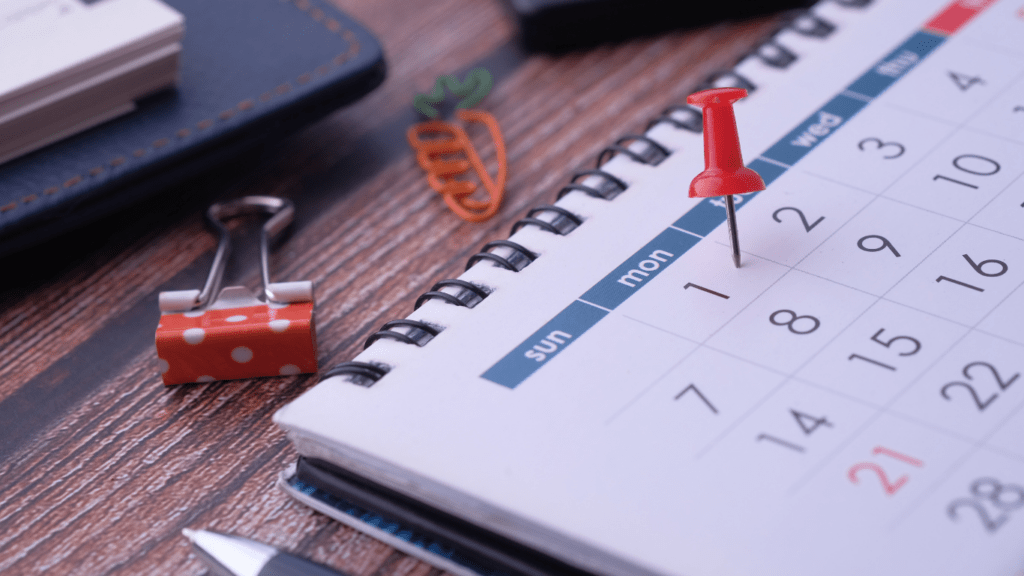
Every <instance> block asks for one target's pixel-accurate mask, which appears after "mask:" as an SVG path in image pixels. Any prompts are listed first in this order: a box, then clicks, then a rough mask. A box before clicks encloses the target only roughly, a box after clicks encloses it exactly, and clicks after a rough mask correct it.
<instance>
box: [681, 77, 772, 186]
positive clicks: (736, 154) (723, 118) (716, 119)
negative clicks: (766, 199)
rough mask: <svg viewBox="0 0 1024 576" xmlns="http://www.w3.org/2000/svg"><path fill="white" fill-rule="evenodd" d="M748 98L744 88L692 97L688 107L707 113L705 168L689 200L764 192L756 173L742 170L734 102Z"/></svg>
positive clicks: (746, 169) (759, 177)
mask: <svg viewBox="0 0 1024 576" xmlns="http://www.w3.org/2000/svg"><path fill="white" fill-rule="evenodd" d="M746 95H747V91H746V90H744V89H743V88H712V89H710V90H702V91H700V92H696V93H694V94H690V95H689V96H688V97H687V98H686V102H687V103H688V104H691V105H694V106H700V107H701V108H702V109H703V113H704V167H705V170H704V171H703V172H701V173H700V174H698V175H697V177H696V178H694V179H693V182H691V183H690V198H710V197H712V196H729V195H732V194H746V193H748V192H757V191H759V190H764V189H765V185H764V180H762V179H761V175H760V174H758V173H757V172H755V171H753V170H751V169H749V168H747V167H745V166H743V155H742V154H741V152H740V137H739V132H738V131H737V129H736V115H735V113H734V112H733V109H732V104H733V102H735V101H737V100H739V99H740V98H743V97H745V96H746Z"/></svg>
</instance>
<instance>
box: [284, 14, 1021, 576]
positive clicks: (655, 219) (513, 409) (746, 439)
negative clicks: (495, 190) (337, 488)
mask: <svg viewBox="0 0 1024 576" xmlns="http://www.w3.org/2000/svg"><path fill="white" fill-rule="evenodd" d="M815 13H816V14H817V15H818V16H819V17H820V19H821V20H823V21H825V22H827V23H829V24H830V25H831V26H833V27H834V30H832V31H831V32H829V33H828V34H826V35H825V36H823V37H820V38H818V37H811V36H808V35H806V34H804V35H801V34H796V33H792V32H788V33H782V34H780V35H779V37H777V38H776V41H777V42H778V43H779V44H780V45H783V46H786V47H787V48H788V49H789V50H791V51H792V52H793V53H794V54H795V55H796V56H797V60H796V61H795V63H794V65H793V66H792V67H791V69H787V70H781V71H780V70H776V69H772V68H771V67H767V66H764V65H763V64H760V63H757V62H754V61H746V62H744V63H742V64H741V65H740V66H739V67H738V69H737V72H738V73H740V74H741V75H743V76H744V77H745V78H748V79H749V80H750V81H751V82H752V83H753V84H754V85H755V86H756V88H755V90H754V91H753V92H752V93H751V95H750V96H749V97H748V98H747V99H746V100H744V101H741V102H739V103H737V105H736V114H737V122H738V125H739V131H740V136H741V142H742V146H743V151H744V153H745V159H746V161H747V165H748V166H750V167H751V168H754V169H755V170H757V171H758V172H759V173H760V174H761V175H762V176H763V178H764V180H765V181H766V183H767V184H768V187H767V190H765V191H764V192H760V193H757V194H752V195H747V196H744V197H742V198H741V201H740V202H739V204H738V205H737V207H738V213H737V218H738V225H739V233H740V246H741V249H742V266H741V267H740V268H738V269H737V268H735V267H734V266H733V263H732V260H731V258H730V243H729V237H728V231H727V229H726V228H725V226H724V224H723V223H724V221H725V210H724V203H722V202H721V201H720V200H716V199H706V200H691V199H689V198H687V197H686V192H687V188H688V185H689V182H690V180H692V178H693V177H694V176H695V175H696V174H697V173H699V172H700V171H701V170H702V169H703V156H702V150H703V146H702V142H701V138H700V135H699V134H694V133H690V132H687V131H685V130H681V129H678V128H676V127H673V126H672V125H670V124H668V123H660V124H658V125H657V126H655V127H654V128H652V129H651V130H650V131H649V132H648V133H647V135H648V136H649V137H650V138H652V139H654V140H656V141H658V142H660V143H662V144H663V145H664V146H665V147H666V148H667V149H669V150H670V151H671V154H670V155H669V156H668V157H667V158H666V159H665V160H664V161H663V162H661V163H660V164H658V165H657V166H647V165H643V164H640V163H637V162H634V161H632V160H630V159H629V158H628V157H625V156H624V155H621V154H620V155H618V156H616V157H615V158H614V159H613V160H612V161H610V162H609V163H608V164H606V165H605V166H604V168H603V169H604V170H607V171H608V172H610V173H613V174H615V175H616V176H617V177H619V178H621V179H622V180H623V181H624V182H625V183H627V184H628V188H627V189H626V191H625V192H623V193H622V194H621V195H620V196H619V197H616V198H615V199H614V200H611V201H602V200H597V199H592V198H589V197H586V196H585V195H584V194H578V193H572V194H569V195H568V196H566V197H565V198H564V199H563V200H561V201H560V202H559V204H558V205H559V206H562V207H565V208H566V209H568V210H570V211H572V212H574V213H576V214H579V215H580V216H581V217H582V218H583V220H584V222H583V224H582V225H580V227H579V228H578V229H576V230H574V231H573V232H572V233H571V234H568V235H566V236H564V237H563V236H556V235H554V234H550V233H548V232H545V231H543V230H539V229H536V228H535V227H526V228H523V229H522V230H520V231H519V232H517V233H516V234H515V235H514V236H513V237H512V240H513V241H515V242H517V243H519V244H522V245H523V246H527V247H529V248H530V249H531V250H533V251H535V252H536V253H537V254H538V257H537V259H536V260H535V261H534V262H533V263H531V264H530V265H529V266H528V267H526V268H524V269H523V270H522V271H520V272H519V273H513V272H510V271H506V270H501V269H499V268H496V267H492V266H490V264H489V263H488V262H483V263H480V264H477V265H476V266H474V267H473V268H472V269H470V270H469V271H468V272H467V274H466V275H465V276H464V277H463V278H464V279H467V280H470V281H473V282H476V283H479V284H481V285H484V286H488V287H490V288H491V289H493V292H492V293H491V294H490V295H489V296H488V297H487V299H485V300H484V301H483V302H482V303H480V304H479V305H478V306H476V307H475V308H473V309H466V308H458V307H455V306H451V305H448V304H445V303H443V302H436V301H431V302H428V303H427V304H425V305H423V306H422V307H421V308H420V309H418V310H417V313H416V314H415V315H413V316H412V317H413V318H416V319H419V320H421V321H424V322H429V323H434V324H436V325H438V326H440V327H442V328H443V330H442V332H441V333H440V334H439V335H438V336H437V337H436V338H434V340H432V341H431V342H429V343H428V344H426V345H425V346H424V347H422V348H418V347H416V346H411V345H407V344H402V343H398V342H393V341H385V340H381V341H379V342H378V343H376V344H374V345H373V346H371V347H370V348H369V349H368V350H367V351H366V352H365V353H364V354H362V355H361V356H360V357H359V358H357V359H359V360H363V361H366V362H378V363H380V364H381V365H384V366H387V367H388V368H389V369H390V371H389V373H388V374H387V375H385V376H384V377H383V378H381V379H380V381H379V382H377V383H376V384H374V385H373V386H370V387H364V386H357V385H354V384H353V383H352V382H349V381H346V379H345V378H342V377H338V378H330V379H327V380H325V381H323V382H321V383H320V384H319V385H317V386H316V387H315V388H314V389H312V390H311V391H309V392H307V393H306V394H305V395H303V396H302V397H300V398H299V399H298V400H297V401H296V402H294V403H293V404H291V405H289V406H288V407H286V408H284V409H283V410H282V411H281V412H279V413H278V415H277V416H276V420H277V422H278V423H279V424H280V425H281V426H283V427H284V428H285V429H287V430H288V431H289V432H290V437H291V438H292V440H293V441H294V442H295V443H296V445H297V447H298V449H299V451H300V452H301V453H303V454H306V455H308V456H313V457H318V458H324V459H327V460H331V461H333V462H335V463H337V464H339V465H342V466H344V467H346V468H348V469H350V470H352V471H354V472H356V473H359V474H362V475H365V476H366V477H368V478H372V479H373V480H375V481H377V482H380V483H382V484H384V485H387V486H389V487H391V488H393V489H395V490H399V491H401V492H403V493H406V494H408V495H410V496H413V497H416V498H419V499H421V500H423V501H425V502H427V503H429V504H431V505H432V506H435V507H438V508H441V509H444V510H447V511H450V512H452V513H454V514H457V515H459V516H462V517H464V518H466V519H468V520H470V521H472V522H475V523H477V524H479V525H481V526H484V527H487V528H489V529H491V530H494V531H497V532H499V533H502V534H505V535H507V536H509V537H512V538H514V539H517V540H519V541H521V542H525V543H527V544H529V545H531V546H533V547H535V548H537V549H539V550H542V551H544V552H546V553H548V554H551V555H553V556H556V557H559V558H562V559H565V560H567V561H569V562H571V563H573V564H575V565H577V566H580V567H583V568H585V569H587V570H590V571H593V572H595V573H601V574H627V573H628V574H651V573H656V574H678V575H733V574H735V575H751V574H764V575H769V574H771V575H775V574H786V575H791V576H801V575H807V576H810V575H820V574H830V575H850V576H853V575H864V574H873V575H906V574H928V575H930V576H935V575H947V574H948V575H964V574H971V575H1005V576H1014V575H1017V574H1020V573H1022V572H1021V571H1022V570H1024V377H1022V374H1024V178H1022V174H1024V3H1022V2H1020V1H1017V0H1003V1H999V2H988V1H982V0H978V1H973V2H972V1H967V0H962V1H960V2H953V3H947V2H941V1H940V2H928V1H915V2H904V1H900V2H896V1H890V2H882V1H878V2H874V3H873V4H871V5H870V6H869V7H867V8H855V7H850V6H844V5H841V4H840V3H822V4H819V5H818V6H817V7H816V8H815ZM384 415H386V418H385V416H384Z"/></svg>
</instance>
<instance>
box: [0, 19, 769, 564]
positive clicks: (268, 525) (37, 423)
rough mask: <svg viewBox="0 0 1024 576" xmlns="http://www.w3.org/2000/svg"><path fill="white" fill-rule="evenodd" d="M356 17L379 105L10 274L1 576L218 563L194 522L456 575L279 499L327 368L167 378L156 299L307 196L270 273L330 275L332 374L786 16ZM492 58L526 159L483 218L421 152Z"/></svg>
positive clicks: (504, 121)
mask: <svg viewBox="0 0 1024 576" xmlns="http://www.w3.org/2000/svg"><path fill="white" fill-rule="evenodd" d="M320 1H324V0H320ZM337 4H338V6H339V7H340V8H341V9H343V10H345V11H346V12H348V13H349V14H351V15H353V16H354V17H356V18H357V19H358V20H360V21H361V22H363V23H364V24H365V25H366V26H367V27H368V28H369V29H370V30H372V31H373V32H374V33H376V34H377V35H378V37H379V38H380V39H381V41H382V43H383V45H384V49H385V54H386V58H387V61H388V67H389V68H388V78H387V80H386V81H385V82H384V84H383V85H382V86H381V87H380V88H378V89H377V90H376V91H375V92H373V93H371V94H370V95H369V96H367V97H366V98H364V99H363V100H361V101H359V102H357V103H356V104H354V105H352V106H350V107H348V108H346V109H344V110H340V111H338V112H336V113H335V114H333V115H331V116H330V117H328V118H326V119H325V120H323V121H321V122H319V123H317V124H316V125H315V126H313V127H311V128H309V129H307V130H305V131H303V132H301V133H299V134H296V135H294V136H292V137H290V138H289V139H287V140H286V141H285V142H283V143H280V144H279V145H277V146H274V147H273V148H268V149H264V150H261V151H258V152H254V153H252V154H250V155H248V156H247V157H245V158H242V159H240V160H239V161H237V162H235V163H232V164H231V165H227V166H224V167H222V168H219V169H218V170H216V171H215V172H213V173H210V174H205V175H203V176H202V177H199V178H196V179H194V180H193V181H190V182H186V183H184V184H182V185H181V186H179V187H177V188H176V189H175V190H172V191H169V192H168V193H167V194H164V195H162V196H160V197H158V198H156V199H153V200H151V201H147V202H146V203H145V204H143V205H140V206H137V207H134V208H132V209H131V210H129V211H127V212H124V213H121V214H118V215H116V216H114V217H111V218H107V219H106V220H104V221H101V222H99V223H97V224H96V225H93V226H90V227H89V228H88V229H86V230H84V231H81V232H79V233H76V234H75V235H74V236H73V237H71V238H64V239H60V240H58V241H55V242H51V243H49V244H47V245H45V246H41V247H39V248H36V249H33V250H31V251H29V252H26V253H23V254H19V255H16V256H13V257H10V258H8V259H6V260H4V261H0V279H2V282H0V573H3V574H5V575H7V574H87V575H92V574H175V575H183V574H201V573H204V572H205V571H206V568H205V566H204V565H203V564H202V563H201V562H200V561H199V560H198V559H197V558H196V556H195V555H194V554H193V552H192V550H191V548H190V546H189V545H188V544H187V542H186V540H185V539H184V538H183V537H181V535H180V532H181V529H182V528H186V527H188V528H207V529H212V530H218V531H222V532H228V533H234V534H239V535H244V536H248V537H251V538H255V539H258V540H262V541H265V542H268V543H270V544H273V545H276V546H279V547H282V548H286V549H289V550H293V551H296V552H298V553H300V554H304V555H307V556H310V557H312V558H313V559H315V560H317V561H321V562H325V563H327V564H330V565H332V566H335V567H337V568H339V569H342V570H346V571H348V572H350V573H351V574H355V575H360V576H367V575H371V574H376V575H382V576H383V575H400V574H416V575H424V574H439V573H440V571H439V570H437V569H434V568H431V567H430V566H428V565H426V564H423V563H422V562H419V561H417V560H414V559H412V558H410V557H408V556H405V555H403V554H400V553H397V552H395V551H394V550H393V549H391V548H390V547H388V546H386V545H384V544H381V543H380V542H377V541H376V540H373V539H372V538H370V537H367V536H365V535H362V534H360V533H358V532H356V531H354V530H351V529H349V528H347V527H345V526H343V525H341V524H340V523H338V522H335V521H332V520H330V519H328V518H326V517H325V516H322V515H320V514H317V513H315V512H312V511H311V510H309V509H308V508H305V507H303V506H301V505H299V504H296V503H295V502H293V501H291V500H290V499H289V498H288V497H286V496H285V495H284V494H283V493H282V492H280V491H279V490H277V489H276V488H274V485H273V484H274V481H275V479H276V476H277V474H278V472H279V471H280V470H281V469H282V468H283V467H284V466H286V465H287V464H289V463H291V462H293V461H294V460H295V457H296V454H295V451H294V450H293V449H292V447H291V446H290V445H289V444H288V442H287V441H286V439H285V437H284V434H283V433H282V432H281V431H280V430H278V429H277V428H276V427H275V426H274V425H273V423H272V422H271V415H272V414H273V413H274V411H275V410H277V409H278V408H280V407H281V406H283V405H284V404H285V403H287V402H289V401H290V400H292V399H293V398H295V397H296V396H297V395H298V394H300V393H301V392H302V391H304V390H306V389H307V388H309V387H310V386H312V385H313V384H314V383H315V382H316V377H315V376H311V375H306V376H298V377H277V378H266V379H259V380H249V381H231V382H219V383H214V384H202V385H200V384H197V385H186V386H178V387H174V388H165V387H164V386H163V385H162V384H161V382H160V378H159V375H158V374H157V363H156V355H155V350H154V347H153V333H154V329H155V326H156V323H157V319H158V316H159V312H158V310H157V302H156V298H157V294H158V292H160V291H161V290H180V289H188V288H198V287H200V286H201V285H202V282H203V280H204V279H205V276H206V273H207V270H208V269H209V265H210V263H211V261H212V257H213V249H214V247H215V241H214V238H213V236H212V235H210V234H209V233H208V232H207V231H206V229H205V227H204V225H203V221H202V212H203V210H204V208H205V206H206V205H208V204H209V203H210V202H212V201H215V200H218V199H225V198H230V197H236V196H240V195H245V194H270V195H280V196H286V197H289V198H292V199H293V200H294V201H295V203H296V207H297V214H296V222H295V225H294V227H293V232H292V234H291V236H290V237H289V238H287V239H286V241H285V242H284V243H283V244H282V246H281V248H280V249H279V250H278V251H277V252H275V254H274V255H273V257H272V262H271V266H272V274H273V276H274V278H276V279H279V280H302V279H308V280H312V281H313V282H314V284H315V286H316V300H317V309H316V314H317V322H318V341H319V345H320V351H319V358H320V363H321V367H322V369H324V368H326V367H329V366H331V365H333V364H336V363H338V362H342V361H345V360H348V359H350V358H352V357H353V356H355V355H356V353H357V352H358V351H359V350H361V348H362V342H363V340H364V339H365V338H366V337H367V336H368V335H369V334H370V333H372V332H373V331H374V330H375V329H376V328H377V327H378V326H379V325H381V324H382V323H384V322H385V321H387V320H390V319H393V318H399V317H404V316H406V315H407V314H408V313H409V312H410V311H411V310H412V304H413V301H414V300H415V297H416V295H418V294H420V293H422V292H424V291H426V290H428V289H429V288H430V286H431V285H432V284H433V283H434V282H436V281H437V280H440V279H442V278H449V277H455V276H457V275H458V274H459V273H460V272H461V270H462V268H463V266H464V263H465V261H466V258H467V257H469V256H470V255H471V254H473V253H474V252H475V251H477V250H478V249H479V248H480V246H481V245H482V244H484V243H485V242H486V241H488V240H491V239H496V238H504V237H506V236H507V234H508V231H509V228H510V227H511V225H512V224H513V223H514V222H515V221H516V220H517V219H519V218H521V217H523V215H524V214H525V212H526V211H527V210H528V209H529V208H530V207H531V206H534V205H536V204H540V203H547V202H551V201H552V200H553V199H554V195H555V193H556V192H557V191H558V189H559V188H560V186H561V185H563V184H564V183H566V182H567V181H568V179H569V177H570V176H571V174H572V172H574V171H576V170H579V169H582V168H585V167H586V168H589V167H592V163H593V161H594V158H595V156H596V154H597V153H598V152H599V151H600V149H601V148H603V147H604V146H605V145H607V144H609V143H611V142H612V141H614V139H615V138H617V137H618V136H619V135H621V134H624V133H627V132H637V131H641V130H643V128H644V126H645V125H646V122H647V120H649V119H650V118H652V117H653V116H655V115H657V114H658V113H659V112H660V111H661V110H662V109H663V108H665V107H666V106H668V105H671V104H674V103H679V102H683V101H684V100H685V97H686V95H687V94H688V93H689V92H690V91H691V89H692V88H693V87H694V86H695V85H697V84H698V83H699V82H700V81H701V80H703V79H704V78H705V77H706V76H707V75H708V74H709V73H711V72H713V71H715V70H718V69H721V68H725V67H728V66H729V65H731V64H732V63H733V62H735V60H736V59H737V58H738V57H739V56H740V55H741V54H742V53H744V52H746V51H747V50H749V49H751V48H752V47H753V46H754V45H756V43H757V42H758V41H759V40H761V39H763V38H765V37H766V36H767V35H768V34H769V33H770V32H771V31H772V30H773V29H774V27H775V26H777V25H778V24H779V22H780V20H779V18H778V17H776V18H766V19H760V20H755V21H748V22H743V23H731V24H722V25H718V26H714V27H711V28H704V29H699V30H694V31H689V32H678V33H672V34H667V35H662V36H658V37H655V38H649V39H642V40H635V41H631V42H627V43H623V44H617V45H613V46H604V47H599V48H596V49H592V50H588V51H584V52H578V53H568V54H563V55H558V56H552V55H529V54H525V53H523V52H522V51H521V50H520V49H519V48H518V46H517V44H516V41H515V30H514V26H513V25H512V23H511V21H510V19H509V18H508V16H507V15H506V13H505V12H504V10H503V7H502V6H501V5H500V3H499V2H498V0H434V1H432V2H415V3H409V2H405V1H403V0H337ZM475 66H483V67H485V68H487V69H488V70H490V71H491V72H492V74H493V75H494V80H495V87H494V89H493V91H492V92H491V94H490V95H489V96H488V97H487V98H485V99H484V100H483V102H481V103H480V104H479V105H478V108H482V109H485V110H487V111H489V112H491V113H492V114H493V115H494V116H495V117H496V118H497V119H498V122H499V123H500V125H501V126H502V129H503V132H504V135H505V139H506V142H507V146H508V160H509V180H508V185H507V189H506V195H505V204H504V206H503V207H502V209H501V210H500V212H499V213H498V215H497V216H495V217H494V218H493V219H491V220H489V221H487V222H484V223H481V224H469V223H465V222H463V221H461V220H459V219H458V218H457V217H455V216H454V215H453V214H452V213H451V212H450V211H448V209H447V208H446V207H445V205H444V203H443V202H442V200H441V198H440V197H439V196H438V195H437V194H435V193H434V192H432V191H431V190H430V189H429V188H428V187H427V184H426V181H425V178H424V175H423V173H422V171H421V170H420V168H419V167H418V166H417V165H416V163H415V161H414V158H413V156H412V154H411V150H410V149H409V146H408V143H407V142H406V140H405V131H406V130H407V129H408V127H409V126H410V125H411V124H412V123H414V122H416V121H417V120H418V118H417V115H416V114H415V112H414V110H413V108H412V97H413V95H414V94H416V93H417V92H425V91H428V90H429V89H430V88H431V87H432V85H433V82H434V79H435V78H436V77H437V76H439V75H441V74H447V73H453V72H456V73H458V74H460V75H461V74H462V73H464V72H465V71H466V70H468V69H470V68H473V67H475ZM485 139H486V138H481V140H480V141H479V142H480V143H479V147H480V149H481V151H482V153H483V157H484V158H485V160H486V159H488V158H489V157H490V155H491V154H492V152H493V147H491V146H489V145H488V144H486V143H485ZM693 153H700V152H699V151H693ZM682 189H685V187H684V188H682ZM237 227H238V228H239V230H238V237H236V238H235V242H236V246H237V248H236V250H235V254H234V256H233V260H232V263H231V264H230V265H229V268H228V280H233V282H231V283H233V284H239V283H240V284H244V285H246V286H249V287H251V288H254V289H255V288H256V287H257V286H258V282H259V280H258V264H257V260H256V250H255V247H256V244H255V235H254V228H253V227H252V226H244V225H240V226H237Z"/></svg>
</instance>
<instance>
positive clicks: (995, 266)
mask: <svg viewBox="0 0 1024 576" xmlns="http://www.w3.org/2000/svg"><path fill="white" fill-rule="evenodd" d="M963 257H964V260H966V261H967V263H968V264H970V265H971V268H974V271H975V272H977V273H978V274H980V275H982V276H984V277H986V278H998V277H999V276H1002V275H1003V274H1006V272H1007V271H1008V270H1009V269H1010V267H1009V266H1008V265H1007V264H1006V262H1003V261H1002V260H996V259H994V258H990V259H988V260H982V261H980V262H975V261H974V258H971V257H970V255H968V254H963ZM986 266H988V268H986ZM935 281H936V282H943V281H945V282H950V283H953V284H957V285H959V286H963V287H964V288H970V289H971V290H975V291H978V292H984V291H985V289H984V288H979V287H978V286H975V285H974V284H969V283H967V282H964V281H962V280H957V279H955V278H950V277H948V276H939V277H938V278H936V279H935Z"/></svg>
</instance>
